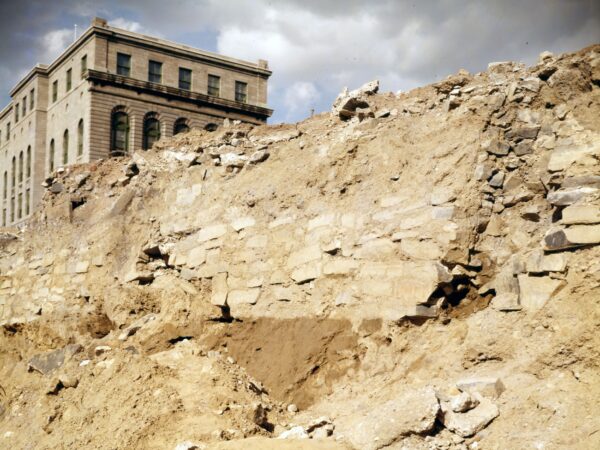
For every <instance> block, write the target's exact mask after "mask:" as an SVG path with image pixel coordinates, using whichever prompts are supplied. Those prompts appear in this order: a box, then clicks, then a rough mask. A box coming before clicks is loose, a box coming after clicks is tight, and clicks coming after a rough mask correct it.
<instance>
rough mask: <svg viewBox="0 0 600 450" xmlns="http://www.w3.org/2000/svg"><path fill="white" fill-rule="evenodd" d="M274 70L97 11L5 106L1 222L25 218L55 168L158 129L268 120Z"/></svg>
mask: <svg viewBox="0 0 600 450" xmlns="http://www.w3.org/2000/svg"><path fill="white" fill-rule="evenodd" d="M270 75H271V72H270V71H269V69H268V64H267V62H266V61H264V60H259V61H258V63H250V62H246V61H240V60H237V59H233V58H228V57H225V56H221V55H217V54H213V53H209V52H205V51H201V50H198V49H194V48H191V47H187V46H185V45H181V44H176V43H173V42H169V41H165V40H162V39H157V38H153V37H150V36H145V35H141V34H138V33H133V32H130V31H126V30H121V29H118V28H114V27H111V26H109V25H108V24H107V22H106V21H105V20H104V19H99V18H95V19H94V20H93V21H92V24H91V27H90V28H88V29H87V30H86V31H85V32H84V33H83V34H82V35H81V36H80V37H79V38H78V39H77V40H76V41H75V42H74V43H73V44H71V45H70V46H69V47H68V48H67V49H66V50H65V51H64V52H63V53H62V55H60V56H59V57H58V58H57V59H56V60H55V61H54V62H53V63H52V64H50V65H48V66H46V65H38V66H36V67H34V68H33V69H32V70H31V71H30V72H29V73H28V74H27V75H26V76H25V77H24V78H23V79H22V80H21V81H20V82H19V83H18V84H17V85H16V86H15V87H14V88H13V90H12V91H11V92H10V95H11V98H12V101H11V102H10V104H9V105H8V106H6V107H5V108H4V109H3V110H2V111H0V163H1V166H0V167H1V171H0V177H2V181H1V182H2V217H1V221H2V222H1V224H2V226H8V225H15V224H18V223H20V222H22V221H24V220H25V219H27V218H28V217H29V216H30V215H31V213H32V212H33V209H34V208H35V206H36V204H37V203H38V202H39V200H40V199H41V196H42V195H43V188H42V187H41V184H42V182H43V181H44V179H45V178H47V177H48V176H49V175H50V174H52V173H53V172H54V171H55V170H56V169H57V168H58V167H64V166H66V165H69V164H77V163H84V162H89V161H93V160H97V159H100V158H106V157H109V156H116V155H124V154H127V153H129V152H131V151H132V150H134V149H140V148H141V149H148V148H150V147H152V145H153V143H154V142H155V141H156V140H158V139H160V138H161V137H169V136H172V135H174V134H177V133H180V132H184V131H187V130H189V129H191V128H205V129H214V128H217V127H218V126H219V125H220V124H221V123H222V122H223V120H224V119H226V118H229V119H234V120H236V119H237V120H241V121H245V122H251V123H256V124H260V123H265V122H266V120H267V118H268V117H269V116H270V115H271V114H272V110H271V109H269V108H268V107H267V105H266V102H267V81H268V78H269V76H270Z"/></svg>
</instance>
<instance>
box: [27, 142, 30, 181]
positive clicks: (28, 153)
mask: <svg viewBox="0 0 600 450" xmlns="http://www.w3.org/2000/svg"><path fill="white" fill-rule="evenodd" d="M29 178H31V145H30V146H29V147H27V179H29Z"/></svg>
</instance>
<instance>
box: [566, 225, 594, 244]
mask: <svg viewBox="0 0 600 450" xmlns="http://www.w3.org/2000/svg"><path fill="white" fill-rule="evenodd" d="M565 235H566V237H567V240H568V241H569V242H572V243H573V244H583V245H587V244H600V225H573V226H571V227H569V228H566V229H565Z"/></svg>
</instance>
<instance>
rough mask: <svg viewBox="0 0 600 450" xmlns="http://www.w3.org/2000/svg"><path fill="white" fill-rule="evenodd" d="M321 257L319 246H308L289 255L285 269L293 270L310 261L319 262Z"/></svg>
mask: <svg viewBox="0 0 600 450" xmlns="http://www.w3.org/2000/svg"><path fill="white" fill-rule="evenodd" d="M321 256H322V252H321V246H320V245H319V244H313V245H309V246H308V247H304V248H302V249H300V250H297V251H295V252H293V253H291V254H290V256H289V258H288V261H287V267H288V269H293V268H295V267H298V266H300V265H302V264H306V263H308V262H310V261H316V260H319V259H321Z"/></svg>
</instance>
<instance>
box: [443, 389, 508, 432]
mask: <svg viewBox="0 0 600 450" xmlns="http://www.w3.org/2000/svg"><path fill="white" fill-rule="evenodd" d="M477 400H478V401H479V404H478V405H477V406H476V407H475V408H473V409H471V410H469V411H466V412H463V413H457V412H454V411H452V407H451V405H450V403H449V402H441V413H440V415H439V418H440V421H441V422H442V423H443V424H444V426H445V427H446V428H448V429H449V430H450V431H452V432H453V433H456V434H458V435H459V436H462V437H469V436H473V435H474V434H476V433H478V432H479V431H481V430H483V429H484V428H485V427H486V426H487V425H488V424H489V423H490V422H491V421H492V420H494V419H495V418H496V417H498V415H499V414H500V411H499V410H498V407H497V406H496V405H495V404H494V403H492V401H491V400H489V399H487V398H485V397H479V398H478V399H477Z"/></svg>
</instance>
